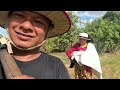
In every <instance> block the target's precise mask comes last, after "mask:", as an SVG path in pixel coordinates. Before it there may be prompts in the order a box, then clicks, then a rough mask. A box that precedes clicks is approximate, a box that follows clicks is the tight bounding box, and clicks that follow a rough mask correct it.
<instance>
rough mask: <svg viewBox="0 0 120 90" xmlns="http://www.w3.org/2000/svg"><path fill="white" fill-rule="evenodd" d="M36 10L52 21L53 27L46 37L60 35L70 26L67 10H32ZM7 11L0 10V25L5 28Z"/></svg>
mask: <svg viewBox="0 0 120 90" xmlns="http://www.w3.org/2000/svg"><path fill="white" fill-rule="evenodd" d="M33 12H37V13H39V14H41V15H43V16H45V17H46V18H48V19H49V20H51V21H52V24H53V25H54V28H53V29H52V30H50V31H49V33H48V35H47V37H48V38H51V37H55V36H59V35H62V34H64V33H66V32H67V31H69V30H70V27H71V19H70V17H69V15H68V14H67V12H65V11H33ZM8 13H9V11H0V26H1V27H3V28H5V24H6V22H7V20H8Z"/></svg>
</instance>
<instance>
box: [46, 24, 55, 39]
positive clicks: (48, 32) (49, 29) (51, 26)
mask: <svg viewBox="0 0 120 90" xmlns="http://www.w3.org/2000/svg"><path fill="white" fill-rule="evenodd" d="M53 28H54V25H53V24H51V25H50V26H49V28H48V31H47V33H46V37H45V39H46V38H48V37H49V35H51V30H52V29H53Z"/></svg>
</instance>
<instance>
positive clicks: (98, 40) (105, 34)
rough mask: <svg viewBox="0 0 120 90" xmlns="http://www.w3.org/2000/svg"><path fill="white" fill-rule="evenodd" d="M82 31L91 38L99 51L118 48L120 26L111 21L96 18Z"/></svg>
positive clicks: (119, 45) (109, 50) (119, 46)
mask: <svg viewBox="0 0 120 90" xmlns="http://www.w3.org/2000/svg"><path fill="white" fill-rule="evenodd" d="M84 31H85V32H87V33H88V34H89V36H90V37H91V38H92V39H93V42H94V43H95V46H96V48H97V50H98V52H99V53H104V52H112V51H115V50H117V49H118V48H120V26H119V25H118V24H117V23H114V22H113V21H109V20H106V19H102V18H98V19H97V20H95V21H93V22H92V23H91V24H87V25H86V27H85V28H84Z"/></svg>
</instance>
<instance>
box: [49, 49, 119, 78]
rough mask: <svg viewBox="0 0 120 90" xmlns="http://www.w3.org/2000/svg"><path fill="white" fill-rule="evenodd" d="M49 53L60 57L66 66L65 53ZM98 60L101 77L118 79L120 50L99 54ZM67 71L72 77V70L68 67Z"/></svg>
mask: <svg viewBox="0 0 120 90" xmlns="http://www.w3.org/2000/svg"><path fill="white" fill-rule="evenodd" d="M51 55H53V56H56V57H58V58H60V59H61V60H62V61H63V62H64V64H65V65H66V66H67V68H68V65H69V59H68V57H67V56H66V54H65V53H51ZM100 61H101V67H102V72H103V79H120V50H118V51H117V52H115V53H109V54H108V53H106V54H104V55H100ZM68 71H69V73H70V75H71V78H74V72H73V71H74V70H70V69H69V68H68ZM95 78H96V77H95Z"/></svg>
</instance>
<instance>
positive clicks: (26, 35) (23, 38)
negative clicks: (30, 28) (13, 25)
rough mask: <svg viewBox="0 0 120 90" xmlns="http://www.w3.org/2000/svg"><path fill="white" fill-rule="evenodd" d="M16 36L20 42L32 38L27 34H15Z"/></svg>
mask: <svg viewBox="0 0 120 90" xmlns="http://www.w3.org/2000/svg"><path fill="white" fill-rule="evenodd" d="M16 34H17V36H18V38H19V39H22V40H25V41H26V40H29V39H31V38H33V35H30V34H27V33H22V32H16Z"/></svg>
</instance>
